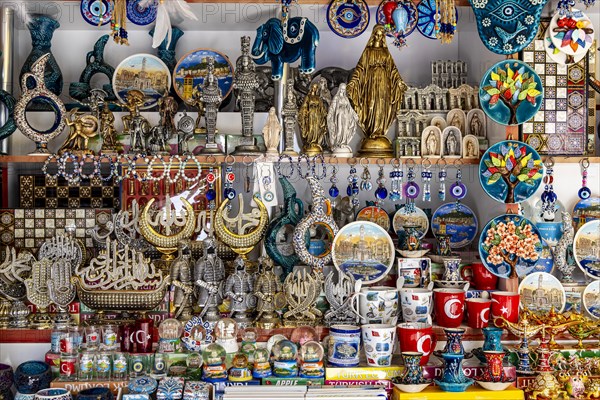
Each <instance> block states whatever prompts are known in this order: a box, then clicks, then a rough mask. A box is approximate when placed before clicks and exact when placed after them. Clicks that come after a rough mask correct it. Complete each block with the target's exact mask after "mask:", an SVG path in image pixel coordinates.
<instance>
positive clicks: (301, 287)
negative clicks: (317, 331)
mask: <svg viewBox="0 0 600 400" xmlns="http://www.w3.org/2000/svg"><path fill="white" fill-rule="evenodd" d="M321 282H322V281H321V279H320V278H319V276H318V275H317V274H315V273H314V272H307V270H305V269H304V270H298V271H296V272H292V273H291V274H289V275H288V276H287V277H286V278H285V282H284V284H283V287H284V290H285V298H286V300H287V303H288V311H287V312H286V313H285V314H283V320H284V325H285V326H304V325H308V326H315V325H317V323H318V322H319V319H320V317H321V316H322V315H323V314H322V313H321V311H320V310H318V309H317V308H316V303H317V299H318V297H319V294H320V293H321V286H322V285H321Z"/></svg>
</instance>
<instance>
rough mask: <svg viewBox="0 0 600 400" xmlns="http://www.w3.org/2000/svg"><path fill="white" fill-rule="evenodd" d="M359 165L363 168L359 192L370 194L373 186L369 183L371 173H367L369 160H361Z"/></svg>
mask: <svg viewBox="0 0 600 400" xmlns="http://www.w3.org/2000/svg"><path fill="white" fill-rule="evenodd" d="M365 161H366V164H365ZM360 165H361V167H363V172H362V174H361V176H360V179H361V181H360V190H362V191H366V192H370V191H371V189H373V184H372V183H371V173H370V172H369V159H367V158H364V157H363V158H361V159H360Z"/></svg>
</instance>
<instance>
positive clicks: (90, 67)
mask: <svg viewBox="0 0 600 400" xmlns="http://www.w3.org/2000/svg"><path fill="white" fill-rule="evenodd" d="M108 38H109V35H103V36H101V37H100V38H99V39H98V40H97V41H96V43H95V44H94V49H93V50H92V51H90V52H88V53H87V56H86V66H85V69H84V70H83V72H82V73H81V76H80V77H79V82H71V85H70V86H69V96H71V97H72V98H74V99H76V100H80V101H82V100H85V99H87V98H89V97H90V94H91V89H92V87H91V85H90V82H91V81H92V77H93V76H94V75H96V74H102V75H104V76H106V77H107V78H108V83H106V84H104V86H103V87H102V90H104V91H105V92H106V93H107V94H108V96H107V98H106V100H108V101H114V100H116V97H115V93H114V92H113V89H112V78H113V75H114V73H115V69H114V67H113V66H111V65H109V64H108V63H106V62H105V61H104V48H105V47H106V43H107V42H108Z"/></svg>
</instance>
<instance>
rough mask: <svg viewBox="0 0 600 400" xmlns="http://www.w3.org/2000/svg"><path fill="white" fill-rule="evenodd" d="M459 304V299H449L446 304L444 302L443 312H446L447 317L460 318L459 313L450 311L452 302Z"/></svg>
mask: <svg viewBox="0 0 600 400" xmlns="http://www.w3.org/2000/svg"><path fill="white" fill-rule="evenodd" d="M456 303H458V304H460V300H458V299H451V300H449V301H447V302H446V304H444V313H445V314H446V316H448V318H453V319H456V318H460V314H454V313H453V312H452V305H454V304H456Z"/></svg>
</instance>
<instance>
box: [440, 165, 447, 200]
mask: <svg viewBox="0 0 600 400" xmlns="http://www.w3.org/2000/svg"><path fill="white" fill-rule="evenodd" d="M442 161H443V162H444V163H443V164H441V162H442ZM438 164H441V166H440V172H438V178H439V179H440V188H439V189H438V199H440V200H441V201H445V200H446V177H447V176H448V173H447V172H446V166H447V164H448V163H447V162H446V160H445V159H444V158H441V159H440V162H439V163H438Z"/></svg>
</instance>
